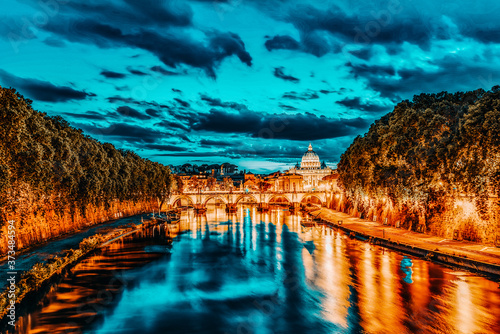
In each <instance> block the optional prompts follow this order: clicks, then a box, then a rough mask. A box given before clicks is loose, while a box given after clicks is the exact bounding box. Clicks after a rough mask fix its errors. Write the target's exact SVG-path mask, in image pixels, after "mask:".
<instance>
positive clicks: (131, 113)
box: [116, 106, 151, 120]
mask: <svg viewBox="0 0 500 334" xmlns="http://www.w3.org/2000/svg"><path fill="white" fill-rule="evenodd" d="M116 111H117V112H118V113H119V114H120V115H122V116H127V117H131V118H136V119H140V120H147V119H151V117H150V116H148V115H144V114H143V113H141V112H139V111H137V110H135V109H134V108H130V107H128V106H121V107H118V108H116Z"/></svg>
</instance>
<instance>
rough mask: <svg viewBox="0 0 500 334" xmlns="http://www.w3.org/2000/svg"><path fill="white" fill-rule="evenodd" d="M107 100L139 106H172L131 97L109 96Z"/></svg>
mask: <svg viewBox="0 0 500 334" xmlns="http://www.w3.org/2000/svg"><path fill="white" fill-rule="evenodd" d="M106 100H107V101H108V102H109V103H126V104H135V105H137V106H143V107H155V108H166V109H168V108H170V107H169V106H167V105H164V104H159V103H158V102H155V101H144V100H135V99H133V98H131V97H121V96H110V97H107V98H106Z"/></svg>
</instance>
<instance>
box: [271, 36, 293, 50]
mask: <svg viewBox="0 0 500 334" xmlns="http://www.w3.org/2000/svg"><path fill="white" fill-rule="evenodd" d="M264 45H265V46H266V49H267V50H268V51H272V50H282V49H283V50H298V49H299V48H300V44H299V42H297V41H296V40H295V39H294V38H292V37H290V36H286V35H284V36H283V35H276V36H274V37H273V38H271V39H268V40H267V41H266V42H265V43H264Z"/></svg>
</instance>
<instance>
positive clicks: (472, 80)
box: [348, 55, 500, 102]
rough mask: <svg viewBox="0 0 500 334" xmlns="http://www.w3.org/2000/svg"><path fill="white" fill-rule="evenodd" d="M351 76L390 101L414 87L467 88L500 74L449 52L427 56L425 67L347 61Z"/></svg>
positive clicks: (429, 89)
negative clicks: (439, 55)
mask: <svg viewBox="0 0 500 334" xmlns="http://www.w3.org/2000/svg"><path fill="white" fill-rule="evenodd" d="M348 66H349V68H350V70H351V72H352V73H353V74H354V76H355V77H360V78H363V79H365V80H366V82H367V85H368V87H369V88H370V89H372V90H374V91H376V92H378V93H380V96H381V97H385V98H389V99H391V100H392V101H393V102H399V101H400V100H402V99H407V98H411V97H412V96H413V95H414V94H415V87H418V92H419V93H437V92H441V91H443V90H444V89H446V90H447V91H449V92H454V91H469V90H473V89H477V88H478V86H479V87H482V88H484V89H489V88H491V87H492V86H493V85H495V84H496V82H495V81H493V78H498V77H500V69H497V68H492V67H491V66H489V65H488V64H484V63H480V62H476V61H474V60H470V59H466V58H462V57H460V56H459V55H449V56H446V57H444V58H441V59H435V60H431V61H429V63H428V66H426V67H411V68H401V69H398V70H396V69H394V68H393V67H391V66H377V65H373V66H369V65H352V64H348Z"/></svg>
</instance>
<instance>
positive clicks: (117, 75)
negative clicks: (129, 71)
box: [101, 70, 126, 79]
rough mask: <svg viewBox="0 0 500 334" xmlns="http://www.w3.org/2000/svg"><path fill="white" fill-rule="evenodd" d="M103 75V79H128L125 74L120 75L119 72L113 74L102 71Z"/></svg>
mask: <svg viewBox="0 0 500 334" xmlns="http://www.w3.org/2000/svg"><path fill="white" fill-rule="evenodd" d="M101 75H102V76H103V77H106V78H108V79H123V78H125V77H126V75H125V74H123V73H118V72H113V71H106V70H102V71H101Z"/></svg>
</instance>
